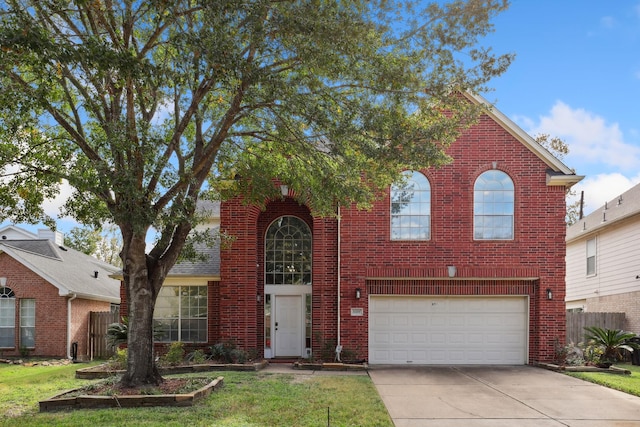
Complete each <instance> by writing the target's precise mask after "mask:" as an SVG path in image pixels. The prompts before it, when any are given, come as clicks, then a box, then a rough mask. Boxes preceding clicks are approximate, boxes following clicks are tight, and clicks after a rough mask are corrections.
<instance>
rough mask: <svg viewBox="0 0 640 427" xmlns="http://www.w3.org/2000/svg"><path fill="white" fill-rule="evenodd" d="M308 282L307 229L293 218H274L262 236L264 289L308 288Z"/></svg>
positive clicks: (309, 237) (309, 245)
mask: <svg viewBox="0 0 640 427" xmlns="http://www.w3.org/2000/svg"><path fill="white" fill-rule="evenodd" d="M312 281H313V234H312V232H311V228H310V227H309V225H308V224H307V223H306V222H305V221H304V220H303V219H302V218H298V217H297V216H293V215H284V216H281V217H278V218H277V219H276V220H275V221H273V222H272V223H271V224H270V225H269V227H267V231H266V232H265V235H264V284H265V286H284V285H295V286H300V285H311V284H312Z"/></svg>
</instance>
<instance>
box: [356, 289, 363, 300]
mask: <svg viewBox="0 0 640 427" xmlns="http://www.w3.org/2000/svg"><path fill="white" fill-rule="evenodd" d="M361 293H362V291H361V290H360V288H356V299H360V296H361Z"/></svg>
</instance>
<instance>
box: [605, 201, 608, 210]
mask: <svg viewBox="0 0 640 427" xmlns="http://www.w3.org/2000/svg"><path fill="white" fill-rule="evenodd" d="M607 209H608V207H607V202H604V210H605V211H606V210H607Z"/></svg>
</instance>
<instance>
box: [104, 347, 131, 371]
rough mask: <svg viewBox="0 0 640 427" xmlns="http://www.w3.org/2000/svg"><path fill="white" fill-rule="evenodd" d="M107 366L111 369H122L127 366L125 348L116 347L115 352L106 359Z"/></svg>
mask: <svg viewBox="0 0 640 427" xmlns="http://www.w3.org/2000/svg"><path fill="white" fill-rule="evenodd" d="M108 364H109V367H110V368H111V369H113V370H116V371H118V370H122V369H126V368H127V349H126V348H117V349H116V353H115V354H114V355H113V356H111V358H110V359H109V361H108Z"/></svg>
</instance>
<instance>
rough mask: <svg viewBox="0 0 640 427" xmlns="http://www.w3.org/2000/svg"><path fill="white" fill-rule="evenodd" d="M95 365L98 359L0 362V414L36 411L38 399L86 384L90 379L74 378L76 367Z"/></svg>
mask: <svg viewBox="0 0 640 427" xmlns="http://www.w3.org/2000/svg"><path fill="white" fill-rule="evenodd" d="M96 364H97V362H96V363H93V364H81V365H74V364H70V365H62V366H42V365H36V366H21V365H9V364H4V363H3V364H0V414H3V415H5V416H8V417H13V416H16V415H21V414H29V413H33V412H34V411H37V410H38V402H39V401H40V400H42V399H46V398H49V397H51V396H53V395H55V394H56V393H58V392H61V391H64V390H69V389H72V388H76V387H81V386H83V385H85V384H89V383H90V382H91V381H88V380H77V379H75V373H76V370H77V369H79V368H83V367H87V366H91V365H96ZM1 418H2V417H0V419H1Z"/></svg>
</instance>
